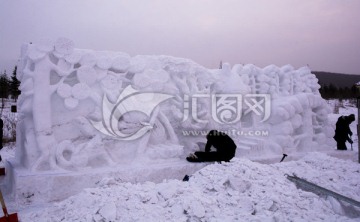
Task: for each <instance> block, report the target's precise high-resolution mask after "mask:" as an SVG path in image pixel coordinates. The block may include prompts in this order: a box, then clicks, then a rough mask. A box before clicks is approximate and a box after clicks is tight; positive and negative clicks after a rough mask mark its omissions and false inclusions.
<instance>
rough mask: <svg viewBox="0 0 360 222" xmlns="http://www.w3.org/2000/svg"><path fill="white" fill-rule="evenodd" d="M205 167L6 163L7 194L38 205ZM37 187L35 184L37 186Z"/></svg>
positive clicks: (174, 162)
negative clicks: (50, 167) (52, 167)
mask: <svg viewBox="0 0 360 222" xmlns="http://www.w3.org/2000/svg"><path fill="white" fill-rule="evenodd" d="M204 166H206V164H205V163H203V164H201V163H200V164H190V163H187V162H184V161H183V160H172V161H171V162H162V163H159V164H150V165H146V166H144V165H143V166H141V165H136V164H130V165H127V166H117V167H113V168H101V169H100V168H98V169H87V170H82V171H77V172H75V171H52V172H49V171H47V172H31V171H29V170H27V169H25V168H23V167H19V166H17V165H16V163H14V162H13V161H7V163H6V170H7V174H6V178H5V180H6V181H5V184H6V186H7V187H5V191H6V193H11V195H12V198H14V200H15V202H16V203H17V204H19V205H39V204H46V203H51V202H55V201H61V200H64V199H66V198H68V197H70V196H72V195H75V194H77V193H79V192H81V191H82V190H83V189H85V188H93V187H98V186H102V185H106V184H111V182H112V181H117V182H119V181H123V182H132V183H142V182H145V181H151V182H155V183H157V182H161V181H163V180H164V178H166V179H179V180H181V179H182V178H183V177H184V176H185V175H186V174H188V175H191V174H193V173H195V172H196V171H198V170H200V169H201V168H203V167H204ZM35 184H36V185H35Z"/></svg>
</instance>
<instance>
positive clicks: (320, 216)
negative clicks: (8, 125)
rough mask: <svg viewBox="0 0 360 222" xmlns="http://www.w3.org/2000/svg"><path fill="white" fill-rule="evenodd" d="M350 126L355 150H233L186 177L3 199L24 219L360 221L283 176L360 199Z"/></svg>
mask: <svg viewBox="0 0 360 222" xmlns="http://www.w3.org/2000/svg"><path fill="white" fill-rule="evenodd" d="M329 103H330V105H331V106H334V105H335V101H329ZM350 113H354V114H355V115H356V116H357V109H356V107H354V106H353V105H352V104H350V103H348V102H344V107H340V109H339V114H331V115H329V120H330V121H331V122H332V124H333V125H335V122H336V120H337V118H338V117H339V116H340V115H348V114H350ZM356 118H357V117H356ZM351 129H352V131H353V133H354V135H353V140H354V144H353V149H354V150H353V151H352V150H351V149H350V145H348V148H349V150H347V151H337V150H336V148H335V147H333V149H329V150H328V151H327V152H324V153H316V152H313V153H307V154H305V155H304V154H303V156H302V157H301V158H300V159H298V160H296V161H290V160H291V159H292V158H291V156H289V157H288V158H286V159H285V162H282V163H273V164H262V163H259V162H253V161H250V160H248V159H242V158H236V159H233V160H232V161H231V162H230V163H225V164H210V165H208V166H206V167H204V168H203V169H201V170H200V171H198V172H196V173H195V174H193V175H191V176H190V180H189V181H187V182H184V181H181V180H168V179H166V178H164V181H163V182H161V183H153V182H145V183H136V184H135V183H128V182H121V181H117V180H116V179H114V178H105V179H103V180H102V181H101V182H100V183H99V184H98V187H97V188H91V189H85V190H83V191H82V192H81V193H79V194H77V195H74V196H72V197H70V198H67V199H65V200H64V201H61V202H56V203H51V204H48V205H46V206H39V205H37V206H24V205H23V206H20V205H17V204H16V203H14V202H12V201H11V199H9V198H8V197H6V203H7V205H8V207H9V211H10V213H13V212H17V213H18V215H19V218H20V220H21V221H71V222H72V221H360V208H357V207H353V206H351V205H349V204H347V203H342V202H339V201H337V200H335V199H334V198H332V197H319V196H317V195H316V194H313V193H311V192H306V191H303V190H301V189H297V188H296V186H295V184H293V183H292V182H291V181H289V180H287V178H286V176H285V174H289V175H292V174H296V175H297V176H299V177H301V178H304V179H307V180H308V181H310V182H313V183H316V184H318V185H320V186H323V187H325V188H327V189H330V190H332V191H335V192H338V193H340V194H342V195H345V196H347V197H350V198H353V199H355V200H357V201H360V192H359V191H360V165H359V163H357V160H358V153H357V144H358V140H357V133H356V124H354V123H353V124H352V125H351ZM0 152H1V155H2V156H3V158H5V159H6V158H10V157H12V156H13V155H14V144H7V146H6V147H5V148H4V149H3V150H1V151H0ZM279 158H280V157H279ZM295 159H296V158H295ZM189 164H191V163H189ZM144 167H146V166H144ZM129 173H131V172H129ZM165 175H166V174H165ZM34 186H36V184H34ZM64 189H66V188H65V187H64Z"/></svg>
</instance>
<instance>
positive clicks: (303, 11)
mask: <svg viewBox="0 0 360 222" xmlns="http://www.w3.org/2000/svg"><path fill="white" fill-rule="evenodd" d="M58 37H67V38H70V39H72V40H73V41H74V42H75V45H76V47H77V48H86V49H94V50H110V51H123V52H127V53H129V54H130V55H137V54H165V55H172V56H177V57H185V58H189V59H192V60H194V61H195V62H197V63H199V64H201V65H203V66H205V67H207V68H216V67H218V66H219V63H220V60H222V61H223V62H229V63H230V64H232V65H234V64H237V63H242V64H247V63H252V64H255V65H256V66H259V67H265V66H267V65H270V64H275V65H278V66H282V65H286V64H291V65H293V66H294V67H295V68H299V67H301V66H304V65H309V66H310V68H311V69H312V70H314V71H330V72H342V73H349V74H360V0H127V1H125V0H102V1H101V0H0V72H1V73H2V72H3V70H4V69H7V72H8V73H10V72H11V71H12V69H13V66H14V65H15V64H16V60H17V59H18V57H19V55H20V46H21V44H22V43H23V42H34V43H36V42H37V41H39V39H42V38H51V39H54V40H56V39H57V38H58Z"/></svg>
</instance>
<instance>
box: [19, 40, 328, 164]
mask: <svg viewBox="0 0 360 222" xmlns="http://www.w3.org/2000/svg"><path fill="white" fill-rule="evenodd" d="M19 70H20V71H21V73H20V78H21V91H22V94H21V96H20V98H19V100H18V106H19V112H20V113H21V114H22V115H21V118H20V120H19V123H18V132H17V134H18V136H17V138H18V140H17V151H16V160H17V162H18V163H20V164H21V165H22V166H23V167H25V168H28V169H32V170H35V171H36V170H54V169H66V170H80V169H83V168H86V167H92V168H97V167H107V166H113V165H117V164H125V163H130V162H132V161H133V160H136V161H139V159H141V160H142V161H144V160H148V161H152V160H154V159H155V160H156V161H158V160H159V159H164V160H165V159H171V158H179V157H181V158H183V155H185V154H186V153H187V152H189V151H190V150H191V149H195V148H194V147H195V146H196V142H199V140H204V136H203V135H201V133H199V132H198V135H199V136H196V135H195V134H188V135H186V134H184V130H192V131H193V133H194V131H196V130H198V131H199V130H202V131H203V132H206V130H209V129H212V128H214V127H216V128H219V129H220V130H225V131H228V132H229V130H232V131H231V132H235V131H236V133H235V135H232V137H234V139H235V140H236V141H237V143H238V147H239V152H238V153H239V155H243V154H247V155H250V154H251V153H254V150H255V151H256V149H254V148H256V147H258V148H259V147H260V148H261V147H262V148H263V149H265V148H266V150H267V151H266V152H268V153H279V152H283V151H284V149H292V150H295V151H299V150H306V149H310V148H312V147H315V145H316V147H319V146H318V145H320V144H325V142H326V140H327V138H329V137H330V136H331V135H330V134H331V133H330V132H332V131H331V127H329V126H328V124H327V113H328V109H327V106H326V103H325V102H324V101H323V100H322V98H321V97H320V95H319V92H318V89H319V85H318V84H317V79H316V78H315V76H314V75H313V74H311V71H310V70H309V69H308V68H307V67H304V68H300V69H298V70H295V69H294V68H293V67H291V66H289V65H287V66H284V67H281V68H279V67H276V66H273V65H272V66H268V67H265V68H264V69H260V68H258V67H256V66H254V65H240V64H237V65H235V66H234V67H232V68H231V66H230V65H229V64H224V65H223V69H221V70H209V69H206V68H204V67H202V66H200V65H198V64H196V63H194V62H192V61H190V60H187V59H180V58H173V57H169V56H134V57H131V56H130V55H128V54H125V53H116V52H94V51H91V50H80V49H75V48H74V43H73V42H72V41H71V40H68V39H65V38H60V39H58V40H57V41H56V42H52V41H50V40H43V41H40V42H39V43H37V44H26V45H24V46H23V48H22V57H21V60H20V65H19ZM218 94H220V95H226V96H227V97H231V96H232V97H234V98H235V99H236V100H237V101H235V102H228V101H226V98H224V97H217V96H216V95H218ZM249 94H252V96H253V97H254V95H264V96H263V97H259V96H255V97H254V98H251V96H250V97H249ZM265 95H266V96H265ZM234 98H233V99H234ZM270 98H271V100H270V102H271V110H269V109H270V105H269V104H270V103H267V104H268V105H267V106H264V105H261V104H263V102H264V99H267V100H269V99H270ZM234 103H236V104H237V107H235V108H234V107H231V105H232V104H234ZM242 104H243V106H242ZM129 107H130V108H129ZM214 107H215V108H214ZM236 108H237V109H236ZM257 109H262V112H260V111H259V110H257ZM264 109H265V110H266V112H267V113H268V116H266V115H265V114H264ZM270 111H271V115H270ZM233 114H236V115H235V118H234V116H233ZM237 118H238V119H237ZM237 120H239V121H237ZM234 130H235V131H234ZM244 130H267V131H268V133H269V135H268V136H267V137H256V138H255V137H254V138H250V137H247V136H245V135H242V134H239V131H244ZM189 135H190V136H189ZM191 135H192V136H191ZM259 144H260V145H259ZM264 144H266V145H264ZM267 148H268V149H267ZM184 149H185V150H184Z"/></svg>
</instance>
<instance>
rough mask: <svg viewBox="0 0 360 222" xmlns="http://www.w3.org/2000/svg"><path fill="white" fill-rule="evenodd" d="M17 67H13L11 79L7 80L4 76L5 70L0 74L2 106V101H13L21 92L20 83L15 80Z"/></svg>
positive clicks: (5, 75)
mask: <svg viewBox="0 0 360 222" xmlns="http://www.w3.org/2000/svg"><path fill="white" fill-rule="evenodd" d="M16 75H17V67H16V66H15V68H14V70H13V72H12V74H11V77H10V78H9V77H8V75H7V74H6V70H4V72H3V73H1V74H0V98H1V100H2V104H4V99H7V98H9V97H10V98H12V99H14V100H15V101H16V100H17V98H18V96H19V95H20V93H21V91H20V89H19V87H20V81H19V80H18V78H17V76H16Z"/></svg>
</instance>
